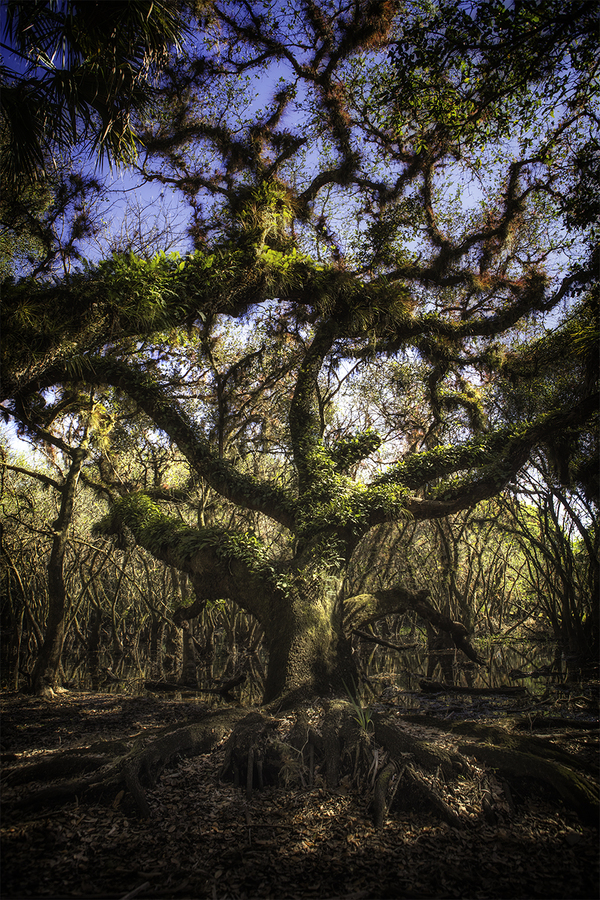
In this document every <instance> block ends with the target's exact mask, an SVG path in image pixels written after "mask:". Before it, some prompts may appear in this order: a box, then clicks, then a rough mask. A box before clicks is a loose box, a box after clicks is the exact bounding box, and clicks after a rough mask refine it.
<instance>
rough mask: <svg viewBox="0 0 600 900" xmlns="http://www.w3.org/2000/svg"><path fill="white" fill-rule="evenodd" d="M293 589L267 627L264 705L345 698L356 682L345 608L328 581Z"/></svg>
mask: <svg viewBox="0 0 600 900" xmlns="http://www.w3.org/2000/svg"><path fill="white" fill-rule="evenodd" d="M307 581H308V579H307V580H306V581H304V583H300V584H299V585H298V584H296V585H293V586H291V587H290V588H289V589H288V590H287V591H286V597H285V602H283V601H282V598H280V597H276V598H273V601H272V604H271V606H272V610H271V614H270V615H269V616H268V617H267V618H266V619H265V620H264V621H263V626H264V631H265V645H266V647H267V650H268V653H269V661H268V666H267V677H266V681H265V692H264V697H263V702H264V703H269V702H271V701H272V700H274V699H276V698H283V699H284V700H288V701H289V702H290V703H291V702H293V701H295V700H300V699H304V698H308V697H312V696H321V697H326V696H331V695H334V694H338V695H339V694H346V693H347V692H348V691H350V690H352V688H353V685H354V683H355V682H356V680H357V677H358V676H357V669H356V664H355V662H354V658H353V655H352V643H351V639H350V637H349V636H348V635H346V634H345V633H344V630H343V628H342V604H341V602H340V599H339V597H338V595H337V592H332V591H331V590H330V589H328V588H327V585H326V579H324V578H322V577H319V575H318V574H316V575H314V576H313V577H312V579H311V583H307Z"/></svg>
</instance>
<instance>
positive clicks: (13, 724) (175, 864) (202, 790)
mask: <svg viewBox="0 0 600 900" xmlns="http://www.w3.org/2000/svg"><path fill="white" fill-rule="evenodd" d="M0 707H1V711H2V735H1V740H2V761H3V765H4V766H6V767H8V766H14V765H15V764H17V765H18V764H19V763H20V762H25V761H28V760H31V761H33V760H38V759H41V758H44V757H47V756H49V755H51V754H52V753H54V752H56V751H57V750H59V749H65V748H66V747H78V746H79V747H82V746H85V745H86V742H87V743H89V742H90V741H91V740H104V739H111V740H112V739H115V738H117V737H118V738H123V739H125V740H133V739H134V738H136V737H139V735H144V736H147V737H148V738H151V737H152V736H153V735H154V734H157V733H159V732H160V731H161V729H164V728H165V726H175V725H177V724H179V723H183V722H186V721H189V720H190V718H191V719H198V717H199V716H200V715H201V714H202V712H203V711H205V710H206V709H207V707H206V706H205V705H203V704H201V703H196V702H194V701H187V700H185V699H184V700H174V699H171V698H169V699H162V698H156V697H152V696H146V697H132V696H125V695H118V694H92V693H81V694H76V693H68V694H65V695H61V697H60V698H59V699H58V700H55V701H51V702H49V701H45V700H41V699H38V698H34V697H27V696H25V695H23V694H18V693H5V694H4V695H3V696H2V697H1V698H0ZM561 740H562V743H561V744H560V745H561V746H562V747H563V748H566V749H568V750H569V752H571V753H573V754H578V753H582V754H584V755H585V757H586V759H587V760H588V762H589V760H590V758H593V756H594V754H595V753H597V733H596V734H595V735H591V734H582V735H581V736H578V735H577V734H573V733H571V734H570V737H567V738H565V739H561ZM594 743H595V744H596V749H595V750H594ZM223 756H224V742H223V745H221V746H220V747H217V749H216V750H213V751H212V752H211V753H209V754H206V755H203V756H197V757H195V758H180V759H179V760H178V761H177V762H176V763H175V764H174V765H171V766H170V767H169V768H168V769H166V770H165V771H164V772H163V775H162V777H161V778H160V780H159V781H158V782H157V784H156V785H155V786H154V788H153V789H148V790H147V792H146V797H147V800H148V803H149V806H150V810H151V817H150V818H149V819H140V818H138V817H136V815H135V813H134V812H133V810H132V809H131V808H129V807H128V805H127V798H126V797H123V792H122V791H121V792H120V794H117V795H116V796H115V797H114V798H113V799H112V802H105V803H104V804H98V803H93V804H92V803H83V802H78V801H75V802H71V803H70V804H68V805H66V806H63V807H60V808H53V809H50V808H48V809H43V808H38V809H33V810H32V809H28V810H18V809H11V800H14V799H15V797H17V798H18V796H19V793H20V792H22V791H23V790H27V788H16V787H10V786H8V787H4V789H3V797H4V799H5V801H6V807H7V809H6V810H5V812H4V814H3V818H2V829H1V835H2V883H1V892H0V894H1V897H2V900H13V898H14V900H17V898H72V897H78V898H121V900H126V898H128V900H129V898H133V897H138V898H140V900H145V898H163V900H167V898H198V900H200V898H202V900H204V898H208V900H244V898H247V900H253V898H277V900H285V898H302V900H304V898H323V900H333V898H340V900H341V898H345V900H363V898H364V900H367V898H404V897H406V898H412V897H421V898H452V897H463V898H473V900H475V898H485V900H491V898H504V900H517V898H521V900H526V898H537V897H540V898H544V900H552V898H555V900H559V898H560V900H567V898H568V900H577V898H579V900H596V898H597V897H598V892H599V885H598V855H599V851H598V831H597V829H595V828H593V827H590V826H586V825H584V824H582V823H581V821H580V820H579V819H578V818H577V816H576V815H575V813H572V812H570V811H569V810H567V809H565V808H563V807H560V806H557V804H556V803H555V802H554V803H551V802H550V801H549V800H548V798H544V797H542V796H538V795H535V794H532V795H530V796H523V797H515V804H516V806H515V809H513V810H511V809H509V808H508V806H503V804H502V803H499V804H498V806H497V807H496V810H497V811H496V815H495V820H496V821H495V822H494V823H493V824H492V823H490V822H489V821H488V820H486V818H484V817H483V816H482V812H481V805H480V804H475V803H472V802H471V801H472V797H473V790H472V788H473V786H472V785H471V789H470V790H468V789H465V794H464V797H463V798H461V797H460V796H459V797H458V798H457V797H456V796H454V798H453V802H454V803H455V804H457V803H458V806H459V809H460V814H461V819H462V821H463V823H464V824H462V826H461V827H459V828H454V827H452V826H450V825H448V824H445V823H442V822H440V820H439V819H437V818H435V817H434V816H432V815H429V814H423V813H415V812H408V811H406V812H402V811H401V812H399V813H394V814H393V815H390V816H389V817H388V818H387V819H386V820H385V822H384V827H383V828H382V829H376V828H375V827H374V825H373V821H372V818H371V815H370V810H369V806H368V792H365V791H364V790H359V789H358V788H357V787H356V785H353V784H352V783H344V780H343V779H342V782H341V784H340V787H339V788H338V789H336V790H328V789H327V788H326V787H325V782H324V779H322V778H321V777H320V776H319V773H318V772H317V773H316V776H315V778H314V783H313V786H312V787H311V788H310V789H309V788H308V787H302V786H298V785H296V786H290V785H288V786H287V787H283V786H282V787H277V788H265V789H263V790H261V791H254V792H253V793H252V794H251V796H250V799H249V800H248V799H247V797H246V792H245V791H243V790H241V789H240V788H236V787H234V786H233V785H232V784H228V783H223V782H221V781H220V780H219V773H220V769H221V766H222V763H223ZM596 758H597V757H596Z"/></svg>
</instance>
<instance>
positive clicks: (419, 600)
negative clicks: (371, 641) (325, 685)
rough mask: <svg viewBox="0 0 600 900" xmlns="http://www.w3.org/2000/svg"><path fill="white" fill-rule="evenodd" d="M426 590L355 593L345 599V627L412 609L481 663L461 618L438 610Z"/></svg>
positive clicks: (369, 622) (372, 621)
mask: <svg viewBox="0 0 600 900" xmlns="http://www.w3.org/2000/svg"><path fill="white" fill-rule="evenodd" d="M428 597H429V591H428V590H420V591H411V590H408V589H406V588H403V587H400V586H398V587H396V588H392V589H391V590H382V591H374V592H373V593H372V594H357V595H356V596H355V597H349V598H348V599H347V600H346V601H345V602H344V630H345V631H346V632H348V631H353V630H355V629H357V628H364V627H365V626H366V625H372V624H373V623H374V622H378V621H379V620H380V619H384V618H385V617H386V616H390V615H395V614H398V613H404V612H408V611H409V610H412V611H414V612H416V613H417V615H419V616H420V617H421V618H422V619H425V620H426V621H428V622H431V624H432V625H433V626H434V627H435V628H437V629H439V630H440V631H446V632H447V633H448V634H449V635H450V636H451V637H452V640H453V641H454V643H455V644H456V646H457V647H458V648H459V650H462V651H463V653H464V654H465V655H466V656H468V657H469V659H471V660H473V662H476V663H478V664H479V665H483V664H484V660H482V659H481V658H480V657H479V656H478V655H477V653H476V652H475V650H474V649H473V647H471V645H470V643H469V641H468V631H467V629H466V628H465V626H464V625H463V624H462V623H461V622H453V621H452V620H451V619H450V618H448V616H445V615H443V613H440V612H438V611H437V610H436V609H434V608H433V606H432V605H431V604H430V603H429V601H428V599H427V598H428Z"/></svg>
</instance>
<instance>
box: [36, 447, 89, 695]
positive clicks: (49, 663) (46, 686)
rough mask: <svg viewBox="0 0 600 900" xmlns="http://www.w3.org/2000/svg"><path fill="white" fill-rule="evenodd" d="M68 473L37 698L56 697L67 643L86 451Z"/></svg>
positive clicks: (51, 571)
mask: <svg viewBox="0 0 600 900" xmlns="http://www.w3.org/2000/svg"><path fill="white" fill-rule="evenodd" d="M72 454H73V457H72V462H71V466H70V468H69V472H68V474H67V477H66V479H65V483H64V485H63V487H62V497H61V504H60V512H59V514H58V518H57V520H56V521H55V522H54V524H53V529H54V538H53V541H52V550H51V553H50V561H49V563H48V599H49V609H48V619H47V622H46V634H45V637H44V643H43V645H42V649H41V650H40V654H39V656H38V658H37V662H36V664H35V668H34V671H33V685H32V686H33V690H34V692H35V693H36V694H42V695H45V694H48V695H50V696H52V695H53V693H54V690H55V688H56V687H57V682H58V680H59V672H60V660H61V654H62V648H63V642H64V639H65V616H66V611H67V592H66V588H65V581H64V576H63V567H64V559H65V552H66V549H67V537H68V530H69V526H70V524H71V520H72V517H73V505H74V503H75V494H76V491H77V482H78V481H79V473H80V472H81V466H82V464H83V461H84V459H85V457H86V456H87V451H86V450H85V449H83V447H79V448H77V449H76V450H73V451H72Z"/></svg>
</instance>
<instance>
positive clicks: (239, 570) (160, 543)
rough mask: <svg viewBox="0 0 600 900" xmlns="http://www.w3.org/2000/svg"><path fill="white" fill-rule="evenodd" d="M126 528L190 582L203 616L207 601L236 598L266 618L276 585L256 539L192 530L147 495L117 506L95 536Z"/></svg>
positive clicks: (134, 496)
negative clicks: (165, 511) (267, 604)
mask: <svg viewBox="0 0 600 900" xmlns="http://www.w3.org/2000/svg"><path fill="white" fill-rule="evenodd" d="M124 525H126V526H127V527H128V528H129V529H130V530H131V531H132V533H133V535H134V537H135V539H136V541H137V543H138V544H139V545H140V546H142V547H144V549H146V550H148V551H149V552H150V553H151V554H152V555H153V556H154V557H156V558H157V559H160V560H162V561H163V562H165V563H166V564H167V565H169V566H173V567H174V568H176V569H179V570H180V571H182V572H186V573H187V574H188V575H189V576H190V577H191V579H192V581H193V583H194V588H195V590H196V594H197V596H198V600H199V604H198V612H200V611H201V607H202V601H206V600H219V599H231V600H235V602H236V603H238V604H239V605H240V606H242V607H243V608H244V609H246V610H247V611H248V612H251V613H252V614H253V615H255V616H256V617H257V618H258V619H259V620H263V619H264V617H265V615H266V606H265V601H266V597H267V596H268V595H269V593H270V592H272V591H273V589H274V586H273V584H272V583H270V582H269V576H270V574H271V570H270V567H269V563H268V560H267V558H266V555H265V552H264V549H263V547H262V545H261V544H260V542H259V541H258V540H257V539H256V538H255V537H253V536H249V535H246V534H244V533H243V532H234V531H231V530H227V529H222V528H192V527H191V526H189V525H185V524H184V523H183V522H181V521H180V520H177V519H172V518H170V517H169V516H166V515H165V514H164V513H163V512H162V511H161V509H160V508H159V507H158V506H156V504H154V503H152V501H151V500H150V498H149V497H148V496H147V495H145V494H130V495H129V496H127V497H123V498H122V499H121V500H119V501H117V503H116V504H115V505H114V506H113V507H112V510H111V513H110V514H109V515H108V516H107V517H106V518H105V519H103V520H102V521H101V522H100V523H99V525H98V526H96V531H98V532H99V533H102V534H113V533H118V532H119V531H120V530H121V529H122V527H123V526H124ZM267 582H269V584H268V586H267ZM181 612H182V611H181V610H178V613H179V618H183V616H182V615H181ZM195 614H197V613H195Z"/></svg>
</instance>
